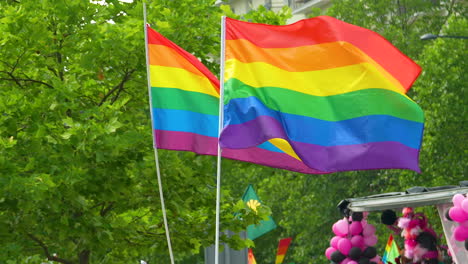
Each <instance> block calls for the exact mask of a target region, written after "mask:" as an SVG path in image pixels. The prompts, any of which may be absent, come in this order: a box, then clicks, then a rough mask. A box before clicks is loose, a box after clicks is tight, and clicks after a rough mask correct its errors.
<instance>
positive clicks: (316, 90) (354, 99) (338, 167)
mask: <svg viewBox="0 0 468 264" xmlns="http://www.w3.org/2000/svg"><path fill="white" fill-rule="evenodd" d="M225 24H226V25H225V31H226V40H225V41H226V43H225V54H226V55H225V73H224V77H225V83H224V85H225V98H224V129H223V131H222V134H221V137H220V143H221V146H222V147H223V148H229V149H243V148H250V147H253V146H257V145H260V144H262V143H263V142H265V141H267V140H272V139H273V140H276V141H273V143H274V144H275V143H276V145H277V146H278V147H279V148H281V149H283V150H284V151H285V152H286V153H288V154H290V155H291V156H292V157H295V158H296V159H298V160H301V161H303V162H304V163H305V164H307V166H309V167H310V168H314V169H317V170H321V171H327V172H335V171H348V170H363V169H386V168H388V169H391V168H395V169H411V170H414V171H418V172H419V165H418V158H419V149H420V146H421V141H422V134H423V122H424V116H423V112H422V110H421V108H420V107H419V106H418V105H417V104H416V103H415V102H413V101H412V100H411V99H410V98H409V97H408V96H406V94H405V93H406V92H407V91H408V89H410V87H411V85H412V83H413V82H414V81H415V80H416V78H417V77H418V75H419V73H420V71H421V69H420V67H419V66H418V65H417V64H415V63H414V62H413V61H412V60H411V59H410V58H408V57H407V56H405V55H404V54H403V53H401V52H400V51H399V50H398V49H397V48H395V47H394V46H393V45H392V44H391V43H390V42H388V41H387V40H385V39H384V38H383V37H382V36H380V35H378V34H377V33H375V32H373V31H371V30H368V29H365V28H361V27H358V26H354V25H351V24H348V23H345V22H343V21H340V20H338V19H335V18H332V17H328V16H320V17H316V18H311V19H305V20H301V21H299V22H296V23H294V24H291V25H286V26H273V25H265V24H255V23H249V22H242V21H238V20H234V19H230V18H227V19H226V23H225ZM278 139H280V140H278Z"/></svg>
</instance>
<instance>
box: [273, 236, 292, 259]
mask: <svg viewBox="0 0 468 264" xmlns="http://www.w3.org/2000/svg"><path fill="white" fill-rule="evenodd" d="M291 240H292V237H288V238H283V239H281V240H280V242H279V244H278V253H276V261H275V264H281V263H283V260H284V257H285V256H286V252H287V251H288V248H289V244H291Z"/></svg>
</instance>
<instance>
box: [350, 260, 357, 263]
mask: <svg viewBox="0 0 468 264" xmlns="http://www.w3.org/2000/svg"><path fill="white" fill-rule="evenodd" d="M348 264H358V263H357V262H356V261H354V260H351V261H350V262H348Z"/></svg>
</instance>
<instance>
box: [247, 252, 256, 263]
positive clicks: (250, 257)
mask: <svg viewBox="0 0 468 264" xmlns="http://www.w3.org/2000/svg"><path fill="white" fill-rule="evenodd" d="M247 264H257V261H256V260H255V256H254V254H253V251H252V249H251V248H249V251H248V253H247Z"/></svg>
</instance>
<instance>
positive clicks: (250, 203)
mask: <svg viewBox="0 0 468 264" xmlns="http://www.w3.org/2000/svg"><path fill="white" fill-rule="evenodd" d="M247 206H248V207H249V208H250V209H252V210H254V211H255V213H256V212H257V207H259V206H260V202H259V201H257V200H249V201H248V202H247Z"/></svg>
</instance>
